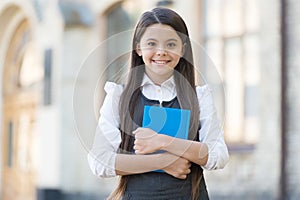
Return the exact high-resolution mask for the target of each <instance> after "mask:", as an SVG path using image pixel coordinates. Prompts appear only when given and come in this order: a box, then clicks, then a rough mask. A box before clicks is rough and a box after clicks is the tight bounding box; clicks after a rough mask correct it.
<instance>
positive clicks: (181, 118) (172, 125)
mask: <svg viewBox="0 0 300 200" xmlns="http://www.w3.org/2000/svg"><path fill="white" fill-rule="evenodd" d="M190 113H191V111H190V110H183V109H177V108H164V107H158V106H145V107H144V115H143V123H142V127H144V128H150V129H152V130H154V131H156V132H158V133H161V134H165V135H169V136H172V137H176V138H181V139H188V134H189V126H190V115H191V114H190ZM155 172H164V171H163V170H155Z"/></svg>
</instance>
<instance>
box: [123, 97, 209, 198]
mask: <svg viewBox="0 0 300 200" xmlns="http://www.w3.org/2000/svg"><path fill="white" fill-rule="evenodd" d="M139 93H140V95H139V98H138V100H137V103H136V107H135V110H136V111H138V112H135V114H134V116H133V120H134V121H135V123H136V124H137V125H138V126H141V125H142V118H143V110H144V106H145V105H149V106H154V105H157V106H159V101H157V100H151V99H148V98H146V97H145V96H144V95H143V94H142V92H139ZM162 106H163V107H168V108H180V106H179V102H178V100H177V98H176V97H175V98H174V99H172V100H171V101H168V102H162ZM132 141H134V139H133V140H132ZM133 151H134V150H133V149H132V152H133ZM191 174H192V173H190V174H189V175H188V176H187V178H186V179H185V180H182V179H178V178H175V177H173V176H171V175H169V174H167V173H161V172H147V173H142V174H134V175H128V183H127V186H126V190H125V192H124V194H123V197H122V200H190V199H191V186H192V184H191ZM199 187H200V196H199V198H198V200H207V199H209V197H208V193H207V190H206V184H205V180H204V177H203V176H202V179H201V181H200V184H199Z"/></svg>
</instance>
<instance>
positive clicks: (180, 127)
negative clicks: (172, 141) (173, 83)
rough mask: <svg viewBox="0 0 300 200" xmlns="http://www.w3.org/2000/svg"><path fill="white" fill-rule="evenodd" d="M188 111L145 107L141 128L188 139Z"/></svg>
mask: <svg viewBox="0 0 300 200" xmlns="http://www.w3.org/2000/svg"><path fill="white" fill-rule="evenodd" d="M190 113H191V111H190V110H183V109H177V108H164V107H158V106H145V107H144V116H143V123H142V127H145V128H150V129H152V130H154V131H156V132H158V133H161V134H165V135H169V136H172V137H176V138H181V139H188V133H189V126H190V115H191V114H190Z"/></svg>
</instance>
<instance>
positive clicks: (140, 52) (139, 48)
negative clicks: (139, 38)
mask: <svg viewBox="0 0 300 200" xmlns="http://www.w3.org/2000/svg"><path fill="white" fill-rule="evenodd" d="M135 52H136V53H137V54H138V55H139V56H142V50H141V45H140V44H139V43H138V44H137V45H136V48H135Z"/></svg>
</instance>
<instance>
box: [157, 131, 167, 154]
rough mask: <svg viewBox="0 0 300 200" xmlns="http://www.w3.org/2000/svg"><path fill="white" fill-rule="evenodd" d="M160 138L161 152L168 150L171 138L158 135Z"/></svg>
mask: <svg viewBox="0 0 300 200" xmlns="http://www.w3.org/2000/svg"><path fill="white" fill-rule="evenodd" d="M158 136H159V147H160V150H164V151H166V148H167V146H168V144H169V136H167V135H165V134H158Z"/></svg>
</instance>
